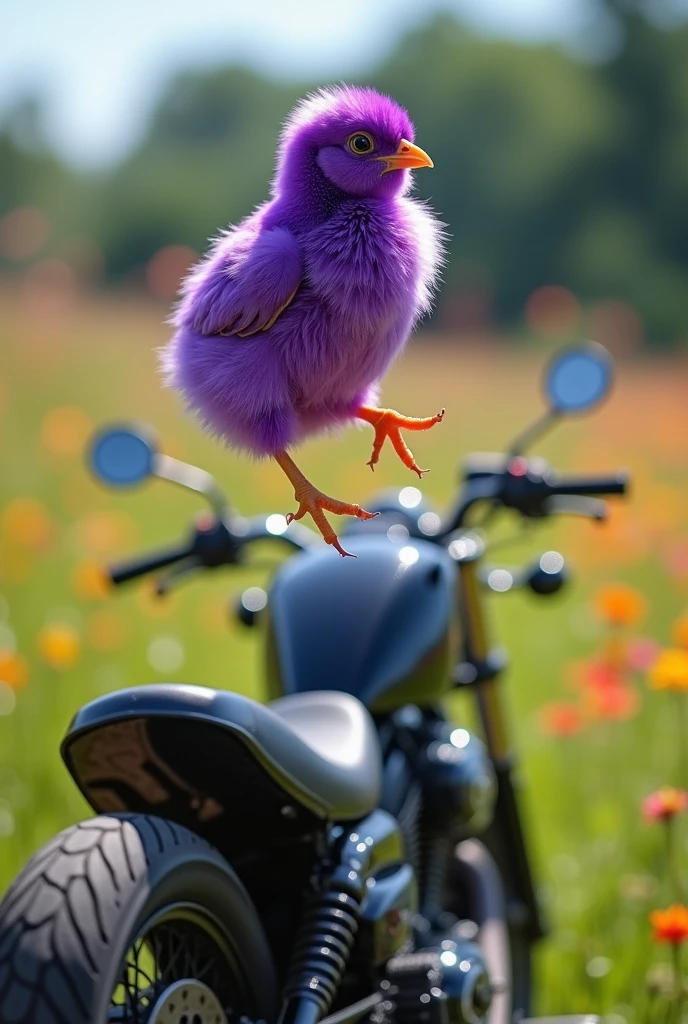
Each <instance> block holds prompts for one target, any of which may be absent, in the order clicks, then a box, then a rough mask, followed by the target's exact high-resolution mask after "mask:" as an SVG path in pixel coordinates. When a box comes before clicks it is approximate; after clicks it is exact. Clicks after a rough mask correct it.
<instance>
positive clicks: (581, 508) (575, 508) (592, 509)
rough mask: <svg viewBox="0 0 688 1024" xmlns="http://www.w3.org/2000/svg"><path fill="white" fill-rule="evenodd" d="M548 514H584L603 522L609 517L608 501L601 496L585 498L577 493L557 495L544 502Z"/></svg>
mask: <svg viewBox="0 0 688 1024" xmlns="http://www.w3.org/2000/svg"><path fill="white" fill-rule="evenodd" d="M542 508H543V509H544V512H545V514H546V515H548V516H551V515H565V516H582V517H584V518H585V519H595V520H597V522H598V523H603V522H604V521H605V519H606V518H607V511H608V509H607V502H606V501H602V500H601V498H583V497H580V496H578V495H575V494H570V495H555V496H554V497H552V498H546V499H545V501H543V503H542Z"/></svg>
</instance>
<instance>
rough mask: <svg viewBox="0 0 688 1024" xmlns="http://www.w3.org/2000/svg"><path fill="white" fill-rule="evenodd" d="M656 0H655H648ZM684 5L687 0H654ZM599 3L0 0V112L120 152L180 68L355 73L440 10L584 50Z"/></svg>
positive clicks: (89, 153)
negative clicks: (239, 66)
mask: <svg viewBox="0 0 688 1024" xmlns="http://www.w3.org/2000/svg"><path fill="white" fill-rule="evenodd" d="M655 2H657V3H659V2H660V0H655ZM663 2H666V3H668V4H669V5H670V6H672V7H675V8H677V9H678V10H679V11H683V12H684V13H688V0H663ZM598 3H599V0H346V2H338V0H193V2H192V0H24V2H20V0H0V120H1V119H2V117H3V115H4V113H5V112H6V111H7V110H8V109H10V108H11V107H12V105H13V104H15V103H16V102H17V101H18V100H19V99H20V98H21V97H22V96H26V95H29V94H31V93H34V94H36V93H38V94H39V95H40V96H41V97H42V98H43V99H44V101H45V114H46V132H47V135H48V139H49V142H50V144H51V145H52V146H53V148H55V149H56V151H57V152H58V153H60V155H62V156H63V157H65V158H66V159H68V160H69V161H70V162H71V163H73V164H75V165H76V166H83V167H97V166H99V165H104V164H107V163H109V162H112V161H113V160H116V159H118V158H120V157H122V156H123V155H124V154H125V153H126V152H127V150H128V149H130V148H131V147H132V146H133V145H134V144H135V142H136V140H137V139H138V138H139V136H140V135H141V133H142V132H143V130H144V127H145V124H146V119H147V117H148V114H149V113H150V110H151V108H152V106H153V105H154V104H155V101H156V98H157V97H158V95H159V94H160V92H161V90H162V88H163V87H164V85H165V83H166V81H167V80H168V79H169V77H170V76H171V75H172V74H174V72H175V71H177V70H179V69H181V68H198V67H204V66H207V67H212V66H218V65H223V64H227V63H230V62H237V61H240V62H242V63H246V64H248V65H250V66H252V67H254V68H256V69H258V70H260V71H262V72H264V73H266V74H269V75H271V76H272V77H275V78H285V77H293V78H298V79H308V80H311V81H320V82H323V83H325V82H328V81H330V82H331V81H337V80H341V79H342V78H345V77H346V76H347V75H349V74H361V73H365V70H366V68H367V67H370V66H372V65H374V64H375V62H376V61H377V60H379V59H380V58H382V57H384V55H385V54H386V53H387V52H389V51H390V50H391V49H392V48H393V47H394V45H395V43H396V41H397V39H398V38H399V36H400V35H401V34H402V33H403V32H405V31H407V30H408V29H409V28H411V27H413V26H414V25H418V24H422V23H423V22H425V21H427V20H428V19H429V18H430V17H432V16H433V15H434V14H435V13H437V12H438V11H441V10H449V11H453V12H455V13H456V14H458V15H460V16H461V17H462V18H463V20H464V21H465V22H466V23H467V24H469V25H471V26H472V27H474V28H475V29H477V30H478V31H480V32H483V33H485V34H488V35H497V36H504V37H511V38H515V39H518V40H522V41H526V42H539V41H555V42H563V43H565V44H568V45H570V46H571V47H573V48H576V47H579V48H585V46H586V45H587V46H588V47H589V46H590V45H594V43H595V42H599V41H600V40H599V39H596V38H595V36H596V33H597V30H595V31H594V32H593V30H592V26H593V23H594V21H595V12H596V10H597V7H598Z"/></svg>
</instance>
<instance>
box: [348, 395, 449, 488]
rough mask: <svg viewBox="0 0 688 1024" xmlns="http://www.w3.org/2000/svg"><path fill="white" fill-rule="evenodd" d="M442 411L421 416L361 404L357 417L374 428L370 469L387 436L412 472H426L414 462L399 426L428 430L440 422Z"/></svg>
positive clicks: (378, 455) (420, 474)
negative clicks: (406, 414)
mask: <svg viewBox="0 0 688 1024" xmlns="http://www.w3.org/2000/svg"><path fill="white" fill-rule="evenodd" d="M444 413H445V410H444V409H442V410H440V412H438V413H437V415H436V416H427V417H424V418H421V417H417V416H402V415H401V413H398V412H395V410H394V409H373V408H372V407H370V406H367V405H362V406H361V408H360V409H359V410H358V412H357V413H356V415H357V416H358V418H359V419H361V420H365V421H366V422H367V423H370V424H371V426H372V427H373V428H374V430H375V439H374V441H373V454H372V455H371V457H370V461H369V462H368V463H367V465H368V466H370V468H371V469H372V470H374V469H375V466H376V464H377V462H378V461H379V459H380V451H381V450H382V446H383V444H384V443H385V441H386V439H387V438H389V439H390V441H391V442H392V447H393V448H394V451H395V452H396V453H397V455H398V456H399V458H400V459H401V461H402V462H403V463H404V465H405V466H406V467H407V468H408V469H410V470H412V471H413V472H414V473H417V474H418V476H419V477H422V475H423V473H427V472H428V470H427V469H421V468H420V467H419V466H418V464H417V463H416V460H415V459H414V457H413V452H412V451H411V449H410V448H409V446H408V445H407V444H406V442H405V441H404V439H403V437H402V436H401V428H402V427H403V428H404V430H429V429H430V427H434V426H435V424H436V423H441V422H442V420H443V418H444Z"/></svg>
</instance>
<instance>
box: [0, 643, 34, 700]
mask: <svg viewBox="0 0 688 1024" xmlns="http://www.w3.org/2000/svg"><path fill="white" fill-rule="evenodd" d="M28 677H29V666H28V664H27V661H26V658H23V657H22V656H21V654H17V653H16V652H15V651H8V650H0V680H2V682H3V683H7V685H8V686H11V687H12V689H13V690H21V688H22V686H25V685H26V680H27V679H28Z"/></svg>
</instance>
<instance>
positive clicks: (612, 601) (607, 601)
mask: <svg viewBox="0 0 688 1024" xmlns="http://www.w3.org/2000/svg"><path fill="white" fill-rule="evenodd" d="M595 610H596V612H597V614H598V615H599V617H600V618H601V619H602V621H603V622H604V623H606V624H607V625H608V626H633V625H635V624H636V623H638V622H640V621H641V619H643V618H644V617H645V613H646V610H647V603H646V601H645V598H644V597H643V595H642V594H641V593H640V591H639V590H635V589H634V588H633V587H629V586H627V585H626V584H625V583H608V584H606V586H604V587H601V588H600V590H598V591H597V594H596V595H595Z"/></svg>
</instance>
